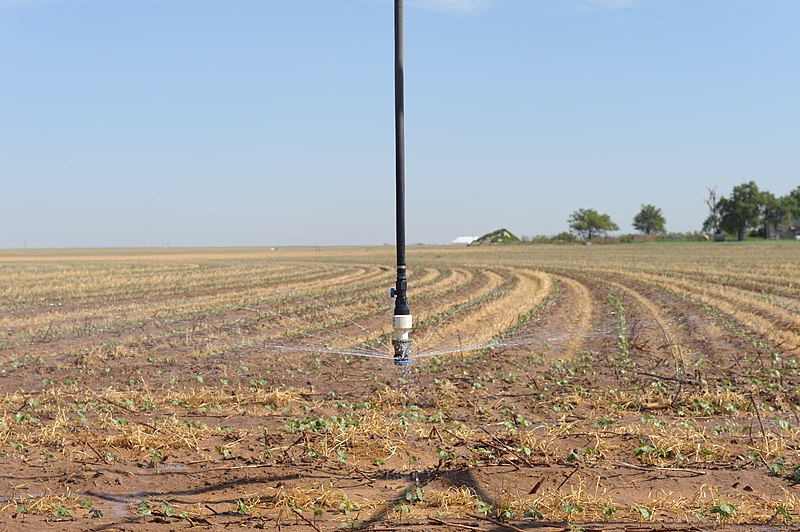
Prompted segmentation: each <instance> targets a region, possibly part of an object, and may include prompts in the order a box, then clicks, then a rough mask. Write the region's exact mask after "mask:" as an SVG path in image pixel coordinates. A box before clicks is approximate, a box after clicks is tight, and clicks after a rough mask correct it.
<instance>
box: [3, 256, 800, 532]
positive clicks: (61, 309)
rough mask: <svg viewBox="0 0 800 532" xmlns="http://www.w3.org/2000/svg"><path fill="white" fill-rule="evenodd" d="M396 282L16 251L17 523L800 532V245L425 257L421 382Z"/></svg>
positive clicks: (13, 447)
mask: <svg viewBox="0 0 800 532" xmlns="http://www.w3.org/2000/svg"><path fill="white" fill-rule="evenodd" d="M391 262H392V253H391V249H388V248H373V249H369V248H348V249H324V250H317V249H281V250H259V249H236V250H163V251H160V250H147V251H136V250H130V251H128V250H125V251H119V250H118V251H108V252H103V251H95V252H89V251H75V252H69V251H63V252H44V251H39V252H14V253H5V254H0V287H2V288H0V311H2V314H0V386H2V388H0V394H2V395H1V396H0V397H2V406H1V407H0V408H1V410H0V459H2V461H3V475H0V479H2V480H0V482H1V483H2V492H3V494H4V498H3V502H2V505H1V506H0V521H2V523H3V526H4V528H31V527H34V528H36V527H45V526H50V527H53V528H57V529H86V528H93V527H96V528H105V529H114V528H115V527H122V528H124V529H126V530H134V529H142V530H144V529H150V528H153V527H156V526H164V527H166V528H170V529H174V528H190V527H222V526H240V527H253V528H256V527H259V528H278V527H281V528H282V527H291V528H298V529H303V528H305V529H316V530H326V529H339V528H341V527H342V526H344V527H353V528H370V527H371V528H379V529H387V528H391V529H396V528H402V527H408V528H409V529H414V528H415V527H419V526H423V527H426V528H427V529H439V528H440V529H442V530H445V529H453V530H456V529H458V530H463V529H465V528H467V529H473V530H481V529H483V530H490V529H494V528H497V527H500V528H506V529H529V528H542V527H545V528H550V529H567V528H581V527H583V528H585V529H587V530H589V529H600V528H603V529H614V528H617V529H620V530H630V529H631V528H630V527H635V529H636V530H642V529H647V528H648V527H653V528H654V529H661V530H664V529H670V527H672V529H683V528H686V527H695V528H705V527H714V526H718V525H720V524H724V525H726V526H729V527H731V528H737V527H747V529H752V528H753V527H759V526H763V527H767V526H776V525H783V526H790V525H791V524H792V523H794V522H795V521H796V520H798V519H800V501H799V500H798V499H797V488H796V484H797V482H800V441H798V439H799V438H800V417H799V416H798V409H799V408H800V407H798V405H800V396H799V395H798V391H797V390H798V384H799V383H800V382H799V381H800V367H798V364H797V355H798V349H799V347H800V321H798V318H797V309H798V308H800V274H798V271H797V264H799V263H800V247H798V246H796V245H792V243H789V244H788V245H786V244H783V245H779V244H763V245H744V246H729V245H716V244H695V245H681V246H677V245H641V246H636V245H632V246H608V247H591V248H589V247H580V246H568V247H547V246H515V247H507V248H492V249H490V250H486V249H463V248H415V249H413V250H410V254H409V263H410V264H411V265H413V268H412V270H411V271H410V288H411V291H410V297H411V304H412V310H413V312H414V314H415V319H416V325H417V328H416V329H415V331H414V339H415V342H416V345H415V347H416V350H417V352H418V353H419V354H421V355H424V356H421V357H419V358H417V359H416V361H415V362H414V364H413V365H412V367H411V370H406V371H398V370H396V369H395V368H394V367H393V366H392V365H391V361H390V360H389V350H388V349H387V348H386V341H387V339H388V335H389V333H390V312H391V302H390V300H388V298H387V297H386V296H385V293H386V292H387V288H388V286H390V285H391V284H392V281H393V270H392V268H391V267H388V266H387V265H390V264H391ZM359 355H371V356H372V357H366V356H359ZM374 357H383V358H374Z"/></svg>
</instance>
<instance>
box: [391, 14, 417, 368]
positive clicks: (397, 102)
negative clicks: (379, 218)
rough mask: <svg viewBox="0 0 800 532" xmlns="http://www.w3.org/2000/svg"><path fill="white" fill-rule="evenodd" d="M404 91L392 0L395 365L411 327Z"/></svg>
mask: <svg viewBox="0 0 800 532" xmlns="http://www.w3.org/2000/svg"><path fill="white" fill-rule="evenodd" d="M403 115H404V90H403V0H394V133H395V135H394V139H395V186H396V190H395V199H396V214H397V221H396V229H397V281H396V282H395V287H394V288H392V290H391V295H392V297H394V316H393V317H392V328H394V338H393V339H392V347H394V364H395V366H408V365H410V364H411V339H410V338H409V333H410V332H411V329H412V327H413V322H412V319H411V310H410V309H409V308H408V296H407V294H406V290H407V288H408V278H407V276H406V183H405V181H406V172H405V133H404V123H403Z"/></svg>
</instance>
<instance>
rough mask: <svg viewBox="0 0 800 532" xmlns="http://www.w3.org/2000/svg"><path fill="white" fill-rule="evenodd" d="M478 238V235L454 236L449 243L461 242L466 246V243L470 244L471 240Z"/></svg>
mask: <svg viewBox="0 0 800 532" xmlns="http://www.w3.org/2000/svg"><path fill="white" fill-rule="evenodd" d="M479 238H480V237H479V236H460V237H458V238H456V239H455V240H453V241H452V242H451V244H463V245H465V246H466V245H469V244H472V243H473V242H475V241H476V240H478V239H479Z"/></svg>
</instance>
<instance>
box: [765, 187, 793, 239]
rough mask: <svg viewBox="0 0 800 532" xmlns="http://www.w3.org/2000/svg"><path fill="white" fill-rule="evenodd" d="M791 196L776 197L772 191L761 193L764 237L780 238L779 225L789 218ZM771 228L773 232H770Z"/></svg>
mask: <svg viewBox="0 0 800 532" xmlns="http://www.w3.org/2000/svg"><path fill="white" fill-rule="evenodd" d="M791 203H792V202H791V197H790V196H784V197H782V198H776V197H775V195H774V194H773V193H772V192H767V191H764V192H762V193H761V222H762V224H763V227H764V238H769V237H770V236H772V237H773V238H778V226H779V225H780V224H782V223H783V222H784V221H786V220H787V219H788V218H789V214H790V212H791ZM770 229H772V232H771V233H770Z"/></svg>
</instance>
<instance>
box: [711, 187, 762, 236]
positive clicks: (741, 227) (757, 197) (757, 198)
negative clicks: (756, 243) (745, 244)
mask: <svg viewBox="0 0 800 532" xmlns="http://www.w3.org/2000/svg"><path fill="white" fill-rule="evenodd" d="M718 206H719V212H720V221H719V226H720V228H721V229H722V230H724V231H727V232H729V233H735V234H736V239H737V240H740V241H741V240H744V235H745V232H746V231H747V229H748V228H750V227H757V226H758V223H759V213H760V210H761V191H760V190H758V186H757V185H756V184H755V182H754V181H749V182H747V183H742V184H741V185H737V186H735V187H733V191H732V192H731V196H730V198H726V197H724V196H723V197H722V198H720V200H719V204H718Z"/></svg>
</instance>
